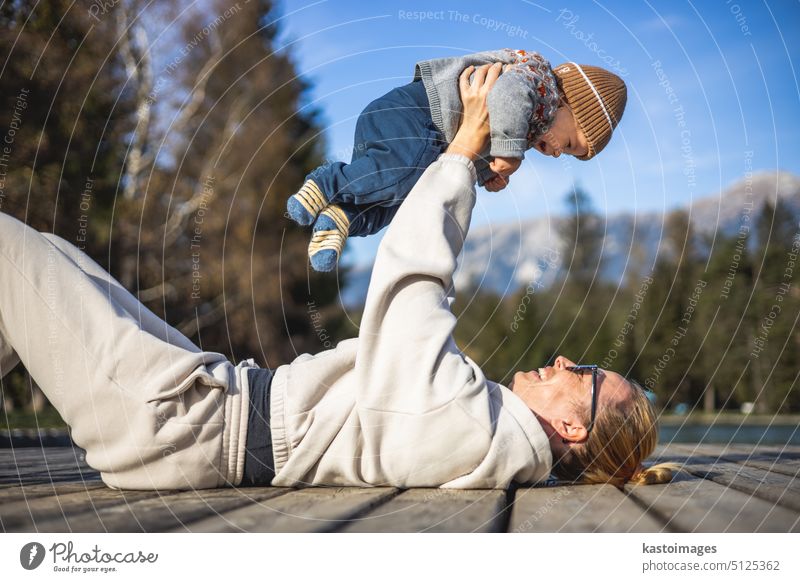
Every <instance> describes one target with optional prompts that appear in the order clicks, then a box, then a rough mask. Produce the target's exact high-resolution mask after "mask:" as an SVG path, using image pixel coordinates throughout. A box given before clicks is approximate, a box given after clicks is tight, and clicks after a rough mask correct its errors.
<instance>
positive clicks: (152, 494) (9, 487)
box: [0, 444, 800, 532]
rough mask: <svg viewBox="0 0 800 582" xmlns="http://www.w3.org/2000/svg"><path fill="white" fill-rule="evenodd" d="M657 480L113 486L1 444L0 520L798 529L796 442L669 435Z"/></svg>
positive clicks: (447, 528) (799, 457)
mask: <svg viewBox="0 0 800 582" xmlns="http://www.w3.org/2000/svg"><path fill="white" fill-rule="evenodd" d="M655 459H658V460H668V461H674V462H679V463H681V464H683V465H684V467H685V469H686V472H685V473H682V474H680V476H679V477H678V478H677V479H676V480H675V481H673V482H672V483H669V484H665V485H649V486H641V485H640V486H629V487H626V489H625V490H624V491H620V490H618V489H616V488H614V487H612V486H609V485H559V484H556V485H552V486H543V487H533V488H528V487H519V488H514V489H511V490H509V491H497V490H469V491H454V490H444V489H409V490H399V489H395V488H391V487H378V488H309V489H288V488H278V487H263V488H242V489H235V488H227V489H213V490H198V491H177V492H172V491H160V492H156V491H115V490H112V489H109V488H107V487H105V485H103V483H102V481H100V477H99V474H98V473H97V472H95V471H93V470H92V469H90V468H89V467H88V466H87V465H86V464H85V462H84V460H83V458H82V454H81V451H80V449H76V448H72V447H50V448H35V447H31V448H16V449H0V528H1V529H2V531H4V532H167V531H181V532H183V531H192V532H219V531H231V532H234V531H236V532H242V531H243V532H328V531H337V532H351V531H354V532H358V531H360V532H797V531H800V479H798V474H799V473H800V447H798V446H792V447H778V446H755V447H754V446H751V445H729V446H721V445H720V446H716V445H697V446H695V445H688V444H670V445H668V446H666V447H660V448H659V450H658V453H657V456H656V457H655Z"/></svg>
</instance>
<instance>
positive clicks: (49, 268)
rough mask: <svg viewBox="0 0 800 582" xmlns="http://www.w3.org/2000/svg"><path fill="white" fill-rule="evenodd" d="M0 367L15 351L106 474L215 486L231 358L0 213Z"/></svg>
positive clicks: (144, 484)
mask: <svg viewBox="0 0 800 582" xmlns="http://www.w3.org/2000/svg"><path fill="white" fill-rule="evenodd" d="M0 357H2V360H0V365H2V366H3V367H2V368H0V373H6V372H8V371H9V369H10V368H9V365H10V364H13V363H15V361H16V358H19V359H20V360H21V361H22V363H23V364H24V365H25V367H26V368H27V370H28V372H29V373H30V374H31V377H32V378H33V379H34V380H35V381H36V383H37V384H38V385H39V386H40V387H41V388H42V390H43V391H44V393H45V395H46V396H47V398H48V399H49V400H50V402H51V403H52V404H53V405H54V406H55V408H56V409H57V410H58V411H59V413H60V414H61V416H62V417H63V418H64V420H65V421H66V422H67V424H69V425H70V427H71V429H72V438H73V439H74V440H75V442H76V443H77V444H78V445H79V446H81V447H83V448H84V449H85V450H86V460H87V463H88V464H89V465H90V466H92V467H93V468H95V469H97V470H99V471H100V472H101V474H102V476H103V480H104V481H105V482H106V483H108V484H109V485H111V486H118V487H125V488H145V489H151V488H187V487H216V486H219V485H222V484H224V483H226V482H229V481H231V478H230V476H229V471H228V470H227V466H226V461H225V460H224V459H222V457H223V456H224V455H223V442H222V441H223V434H222V433H223V427H222V425H223V423H224V419H225V410H224V409H225V405H226V396H225V394H226V392H227V390H228V387H229V384H230V383H231V382H230V380H231V369H232V366H231V365H230V363H229V362H228V361H227V359H226V358H225V357H224V356H223V355H222V354H217V353H213V352H204V351H202V350H201V349H200V348H198V347H197V346H195V345H194V344H192V342H190V341H189V340H188V339H187V338H186V337H185V336H183V335H182V334H180V333H179V332H178V331H177V330H175V329H174V328H172V327H170V326H169V325H167V324H166V323H165V322H164V321H162V320H161V319H159V318H158V317H156V316H155V315H154V314H153V313H152V312H150V311H149V310H148V309H147V308H146V307H144V306H143V305H142V304H141V303H139V302H138V301H137V300H136V298H135V297H133V296H132V295H131V294H130V293H128V292H127V291H126V290H125V289H124V288H123V287H122V286H121V285H120V284H119V283H118V282H117V281H116V280H114V279H113V278H112V277H111V276H110V275H109V274H108V273H106V272H105V271H104V270H103V269H102V268H101V267H99V266H98V265H97V264H96V263H95V262H94V261H92V260H91V259H90V258H89V257H88V256H87V255H85V254H84V253H82V252H81V251H79V250H78V249H77V248H75V247H74V246H73V245H71V244H70V243H68V242H66V241H64V240H63V239H60V238H58V237H55V236H53V235H43V234H42V233H39V232H37V231H35V230H33V229H31V228H30V227H28V226H26V225H24V224H23V223H21V222H19V221H18V220H16V219H14V218H12V217H9V216H7V215H4V214H0Z"/></svg>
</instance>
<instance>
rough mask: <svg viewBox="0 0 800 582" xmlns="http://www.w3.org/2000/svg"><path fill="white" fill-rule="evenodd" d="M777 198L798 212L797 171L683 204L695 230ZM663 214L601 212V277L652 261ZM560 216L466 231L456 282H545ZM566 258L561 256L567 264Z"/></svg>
mask: <svg viewBox="0 0 800 582" xmlns="http://www.w3.org/2000/svg"><path fill="white" fill-rule="evenodd" d="M777 197H780V198H781V199H783V200H784V201H786V202H788V203H789V205H790V207H791V208H793V209H794V210H795V211H796V212H800V177H798V176H796V175H794V174H791V173H788V172H759V173H754V174H752V175H751V176H746V177H745V178H743V179H741V180H738V181H737V182H735V183H733V184H731V185H730V186H729V187H727V188H725V189H724V190H723V191H722V192H721V193H720V194H718V195H714V196H709V197H706V198H702V199H699V200H696V201H695V202H694V203H693V204H691V205H690V206H689V207H688V208H686V210H687V211H688V212H689V216H690V218H691V221H692V224H693V226H694V228H695V229H696V232H697V233H698V234H713V233H714V232H715V231H716V232H721V233H723V234H725V235H727V236H731V235H733V234H734V233H736V232H737V231H738V229H739V226H740V224H741V222H742V215H743V214H744V213H748V212H749V213H750V214H751V216H753V217H755V216H756V215H757V214H758V213H760V211H761V209H762V208H763V206H764V203H765V202H766V201H767V200H771V201H773V203H774V201H775V200H776V198H777ZM668 214H669V213H660V212H639V213H636V214H633V213H620V214H615V215H609V216H606V217H602V220H603V224H602V227H603V229H604V231H605V238H604V241H603V247H602V255H603V271H602V273H600V275H601V276H602V277H603V278H604V279H606V280H609V281H614V282H616V281H620V280H621V278H623V277H625V276H626V274H627V275H630V274H632V273H634V274H638V273H642V272H644V271H647V270H649V269H650V267H651V266H652V264H653V262H654V261H655V258H656V256H657V254H658V252H659V249H660V248H661V241H662V240H663V236H664V228H665V226H666V219H667V217H668ZM561 220H563V219H562V218H560V217H545V218H537V219H533V220H530V221H526V222H517V223H513V224H491V225H488V226H484V227H482V228H475V229H473V230H472V231H470V233H469V235H468V236H467V240H466V242H465V244H464V251H463V253H462V255H461V259H460V261H459V269H458V271H457V273H456V288H457V289H458V288H464V287H465V286H468V285H474V286H480V288H481V289H484V290H487V291H493V292H495V293H499V294H501V295H505V294H507V293H512V292H514V291H516V290H518V289H519V288H520V287H524V286H526V285H529V284H536V285H537V287H538V286H540V285H541V286H547V285H549V284H551V283H552V282H553V280H555V278H556V277H557V276H558V274H559V272H560V270H561V269H562V268H563V266H562V260H561V259H562V257H561V255H562V254H563V249H564V244H563V241H561V240H560V238H559V230H560V228H559V227H560V224H559V222H560V221H561ZM568 263H569V257H567V264H568ZM371 270H372V268H371V266H369V267H362V268H356V269H353V271H352V272H351V273H350V276H349V280H350V282H349V283H348V286H347V288H346V289H344V290H343V291H342V301H343V302H344V303H345V305H348V306H357V305H361V304H363V302H364V299H365V297H366V292H367V286H368V284H369V276H370V273H371Z"/></svg>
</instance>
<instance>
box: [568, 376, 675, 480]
mask: <svg viewBox="0 0 800 582" xmlns="http://www.w3.org/2000/svg"><path fill="white" fill-rule="evenodd" d="M630 383H631V385H632V387H633V400H632V402H629V403H626V405H625V406H624V409H617V408H613V407H606V408H605V409H603V410H601V411H598V415H597V418H596V420H595V423H594V427H593V428H592V432H591V434H590V435H589V438H588V439H587V440H586V442H585V443H583V444H580V445H575V446H572V447H570V450H569V451H568V452H567V453H565V454H564V455H563V456H562V457H561V458H560V459H558V460H557V461H556V464H555V466H554V467H553V473H555V475H556V476H557V477H558V478H559V479H565V480H568V481H577V482H583V483H611V484H612V485H615V486H616V487H619V488H622V487H623V486H624V485H625V483H634V484H648V485H650V484H653V483H666V482H668V481H671V480H672V477H673V474H674V473H675V472H677V471H678V470H680V467H679V466H678V465H676V464H674V463H660V464H658V465H654V466H652V467H649V468H644V467H643V466H642V461H644V460H645V459H646V458H647V457H649V456H650V454H651V453H652V452H653V450H654V449H655V448H656V445H657V444H658V423H657V414H656V410H655V408H654V407H653V404H652V403H651V402H650V400H649V399H648V398H647V394H646V393H645V391H644V389H643V388H642V387H641V386H640V385H639V384H637V383H636V382H630ZM586 416H588V414H587V415H586ZM586 421H587V422H588V418H587V419H586Z"/></svg>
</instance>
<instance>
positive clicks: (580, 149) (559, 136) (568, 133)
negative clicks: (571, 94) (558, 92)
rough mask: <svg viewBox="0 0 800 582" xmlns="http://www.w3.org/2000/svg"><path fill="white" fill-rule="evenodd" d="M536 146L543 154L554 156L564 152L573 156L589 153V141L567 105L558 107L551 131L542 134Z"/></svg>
mask: <svg viewBox="0 0 800 582" xmlns="http://www.w3.org/2000/svg"><path fill="white" fill-rule="evenodd" d="M534 147H535V148H536V149H537V150H538V151H539V152H540V153H541V154H544V155H545V156H553V157H554V158H557V157H558V156H560V155H561V154H562V153H564V154H570V155H572V156H585V155H586V154H588V153H589V142H587V141H586V136H584V135H583V131H581V128H580V127H578V124H577V123H576V122H575V117H573V115H572V110H571V109H570V108H569V107H567V106H566V105H562V106H561V107H559V108H558V110H557V111H556V119H555V121H554V122H553V125H552V126H551V127H550V131H548V132H547V133H545V134H544V135H542V136H541V137H540V138H539V140H538V142H537V143H536V144H535V146H534Z"/></svg>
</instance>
